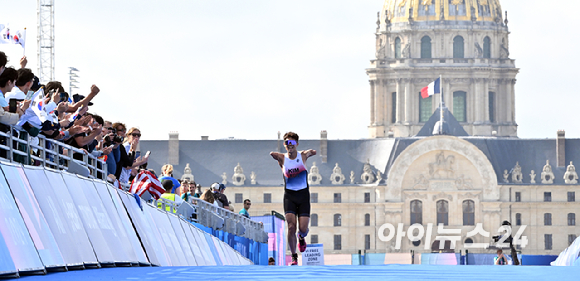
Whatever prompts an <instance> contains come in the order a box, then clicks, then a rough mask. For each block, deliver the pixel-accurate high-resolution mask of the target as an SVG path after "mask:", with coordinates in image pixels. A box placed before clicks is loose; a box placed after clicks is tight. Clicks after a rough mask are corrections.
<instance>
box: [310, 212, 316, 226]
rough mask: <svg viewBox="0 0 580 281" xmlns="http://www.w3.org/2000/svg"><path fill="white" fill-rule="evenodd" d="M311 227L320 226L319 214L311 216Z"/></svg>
mask: <svg viewBox="0 0 580 281" xmlns="http://www.w3.org/2000/svg"><path fill="white" fill-rule="evenodd" d="M310 226H318V214H312V215H310Z"/></svg>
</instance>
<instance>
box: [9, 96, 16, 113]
mask: <svg viewBox="0 0 580 281" xmlns="http://www.w3.org/2000/svg"><path fill="white" fill-rule="evenodd" d="M17 103H18V102H17V101H16V99H10V101H9V102H8V111H10V112H12V113H16V104H17Z"/></svg>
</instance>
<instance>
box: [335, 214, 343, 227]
mask: <svg viewBox="0 0 580 281" xmlns="http://www.w3.org/2000/svg"><path fill="white" fill-rule="evenodd" d="M341 225H342V216H341V215H340V214H334V226H341Z"/></svg>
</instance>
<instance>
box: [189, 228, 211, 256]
mask: <svg viewBox="0 0 580 281" xmlns="http://www.w3.org/2000/svg"><path fill="white" fill-rule="evenodd" d="M190 228H191V232H193V235H194V237H195V240H196V241H197V245H199V248H200V250H201V254H202V255H203V259H204V260H205V264H206V265H217V262H216V261H215V257H214V255H213V253H212V251H211V247H210V246H209V244H208V243H207V239H206V236H205V235H206V234H207V232H205V231H203V230H200V229H199V228H197V227H195V226H194V225H191V226H190Z"/></svg>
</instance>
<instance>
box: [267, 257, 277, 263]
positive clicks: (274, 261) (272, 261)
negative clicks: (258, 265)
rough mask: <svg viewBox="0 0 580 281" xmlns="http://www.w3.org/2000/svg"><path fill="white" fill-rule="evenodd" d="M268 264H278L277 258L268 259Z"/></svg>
mask: <svg viewBox="0 0 580 281" xmlns="http://www.w3.org/2000/svg"><path fill="white" fill-rule="evenodd" d="M268 265H276V260H275V259H274V258H273V257H270V258H269V259H268Z"/></svg>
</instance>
